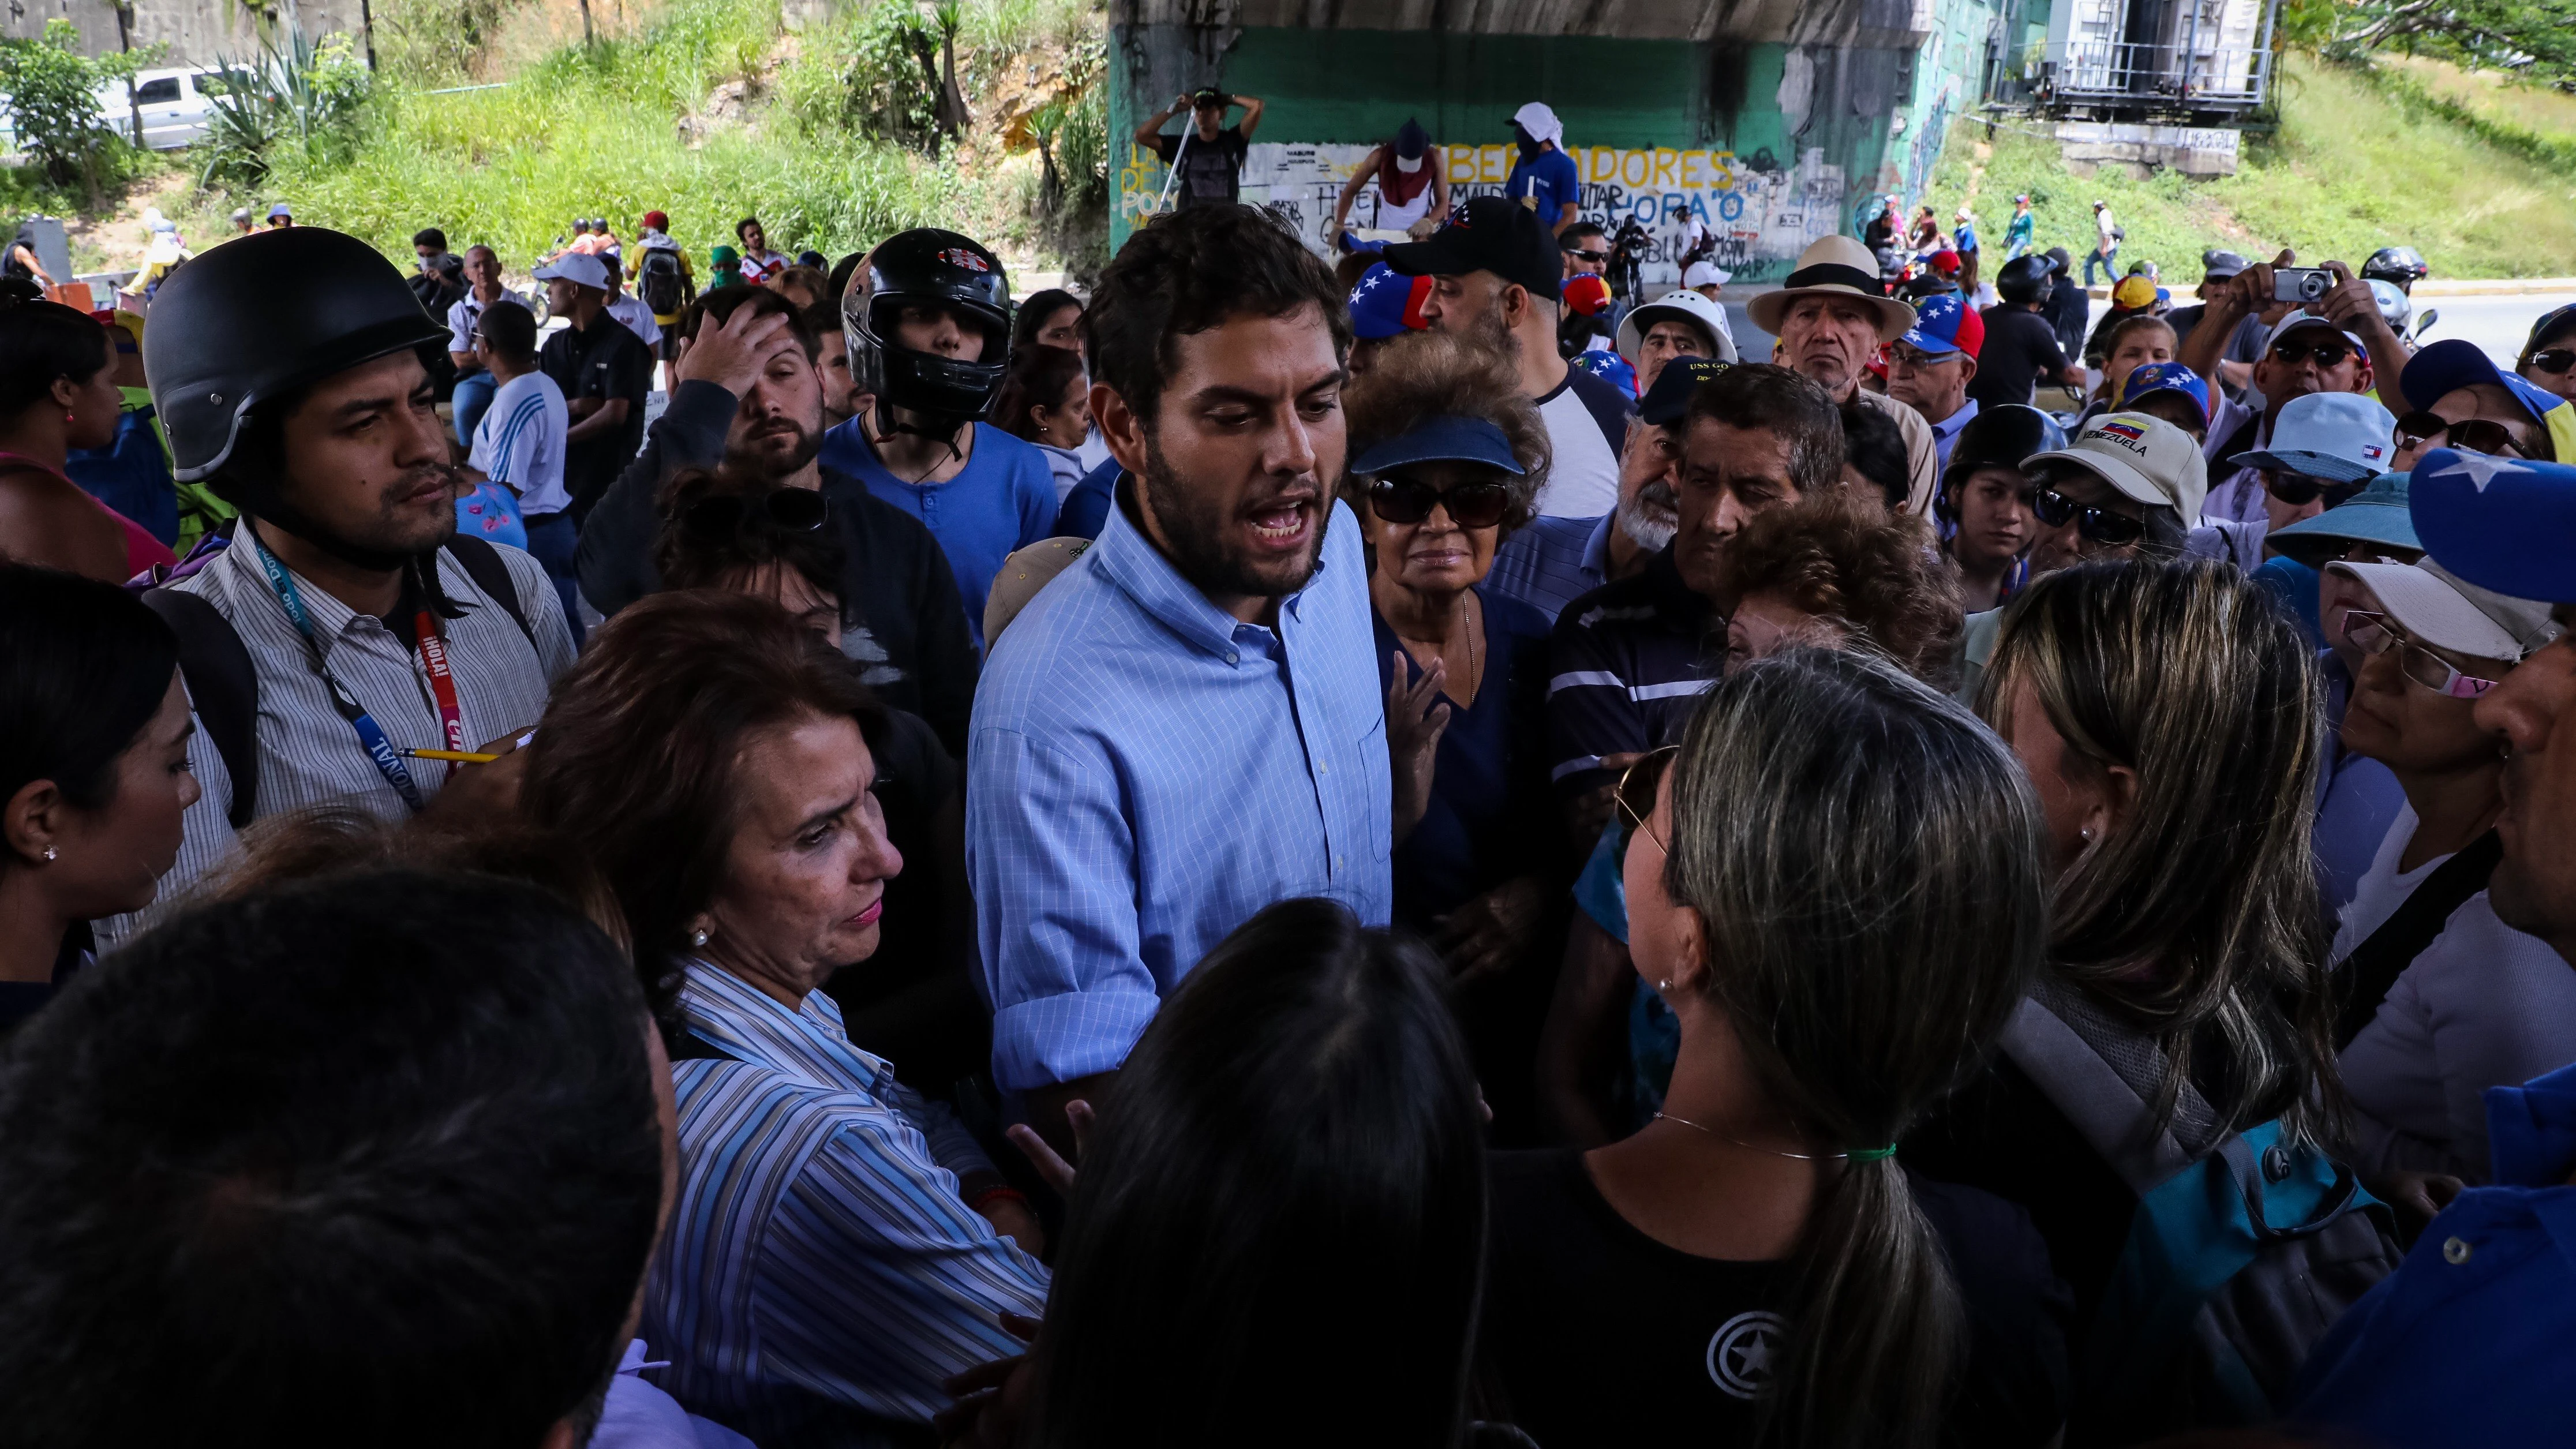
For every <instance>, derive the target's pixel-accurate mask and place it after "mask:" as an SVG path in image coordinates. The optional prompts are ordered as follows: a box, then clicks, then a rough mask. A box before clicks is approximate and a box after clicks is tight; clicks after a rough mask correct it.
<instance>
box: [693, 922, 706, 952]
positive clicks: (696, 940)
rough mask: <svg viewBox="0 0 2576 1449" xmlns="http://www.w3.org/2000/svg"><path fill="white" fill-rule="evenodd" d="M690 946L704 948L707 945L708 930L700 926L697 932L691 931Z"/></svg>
mask: <svg viewBox="0 0 2576 1449" xmlns="http://www.w3.org/2000/svg"><path fill="white" fill-rule="evenodd" d="M689 944H690V945H692V946H697V947H704V946H705V945H706V944H707V928H706V927H704V926H700V927H698V928H697V929H696V930H694V931H691V932H690V933H689Z"/></svg>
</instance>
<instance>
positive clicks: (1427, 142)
mask: <svg viewBox="0 0 2576 1449" xmlns="http://www.w3.org/2000/svg"><path fill="white" fill-rule="evenodd" d="M1430 149H1431V133H1430V132H1429V131H1426V130H1424V129H1422V123H1421V122H1420V121H1417V120H1414V119H1412V118H1411V117H1407V118H1406V119H1405V122H1404V124H1403V125H1401V126H1398V127H1397V128H1396V131H1395V154H1396V155H1398V156H1401V157H1403V158H1404V159H1405V160H1407V161H1419V160H1421V159H1422V153H1423V152H1425V151H1428V150H1430Z"/></svg>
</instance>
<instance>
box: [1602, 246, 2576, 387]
mask: <svg viewBox="0 0 2576 1449" xmlns="http://www.w3.org/2000/svg"><path fill="white" fill-rule="evenodd" d="M1559 250H1562V251H1566V252H1570V253H1572V254H1574V255H1575V256H1578V257H1582V258H1584V259H1585V260H1586V261H1595V262H1606V261H1608V260H1610V253H1609V252H1608V251H1607V250H1603V251H1597V252H1596V251H1593V250H1592V249H1591V248H1589V247H1586V246H1583V245H1582V244H1580V243H1567V244H1566V245H1565V246H1563V247H1561V248H1559ZM2560 371H2562V372H2563V371H2565V369H2564V368H2561V369H2560Z"/></svg>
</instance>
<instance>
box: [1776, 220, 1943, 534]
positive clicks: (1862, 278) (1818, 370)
mask: <svg viewBox="0 0 2576 1449" xmlns="http://www.w3.org/2000/svg"><path fill="white" fill-rule="evenodd" d="M1744 310H1745V311H1746V312H1747V313H1748V314H1750V315H1751V316H1752V318H1753V325H1754V326H1756V327H1759V328H1761V329H1762V330H1764V331H1766V332H1769V333H1772V334H1774V335H1775V336H1777V337H1778V338H1779V339H1780V342H1781V344H1782V346H1783V348H1784V349H1785V350H1786V353H1787V356H1786V358H1785V361H1786V362H1787V363H1788V365H1789V366H1790V367H1793V368H1795V369H1797V370H1798V371H1799V372H1802V373H1804V374H1806V375H1807V376H1808V377H1810V378H1812V379H1814V380H1815V381H1816V382H1817V383H1819V384H1821V385H1822V386H1823V387H1824V389H1825V391H1827V392H1829V393H1831V394H1833V398H1834V403H1835V405H1836V406H1841V405H1842V404H1844V403H1849V402H1854V401H1857V402H1859V403H1860V404H1861V405H1862V406H1864V407H1871V408H1876V409H1877V410H1879V411H1880V412H1883V413H1885V414H1887V415H1888V416H1889V417H1891V418H1893V419H1895V420H1896V426H1897V430H1898V431H1899V432H1901V433H1903V434H1904V436H1905V472H1906V499H1905V511H1906V512H1908V513H1912V514H1918V515H1919V514H1923V513H1927V512H1929V511H1930V510H1931V507H1932V494H1933V491H1934V489H1935V488H1936V487H1937V486H1938V485H1939V482H1940V472H1941V468H1940V448H1939V445H1938V443H1937V442H1936V441H1935V439H1934V437H1933V433H1932V425H1931V424H1930V423H1928V422H1925V421H1924V420H1923V415H1922V414H1921V413H1919V412H1916V411H1915V410H1914V409H1912V408H1910V407H1908V406H1906V405H1905V404H1904V403H1901V402H1899V401H1897V400H1896V399H1894V398H1892V397H1889V396H1886V395H1885V394H1882V393H1874V392H1871V391H1870V390H1869V389H1867V388H1865V387H1862V386H1861V385H1860V379H1861V374H1862V372H1863V371H1864V370H1866V369H1867V368H1868V366H1869V360H1870V358H1872V357H1873V356H1875V355H1877V352H1878V349H1879V348H1880V347H1881V346H1883V345H1884V344H1887V343H1890V342H1894V341H1895V340H1896V339H1898V338H1899V337H1902V336H1904V335H1905V334H1906V332H1907V331H1909V330H1910V329H1912V328H1913V326H1914V323H1915V313H1914V309H1913V308H1912V307H1909V306H1907V305H1906V304H1905V303H1903V302H1899V301H1897V300H1896V299H1895V298H1893V297H1889V296H1887V295H1885V294H1883V293H1882V292H1881V291H1880V290H1879V278H1878V263H1877V261H1876V260H1875V259H1874V258H1872V257H1871V256H1870V254H1869V249H1868V248H1867V247H1864V246H1862V245H1861V244H1860V243H1859V242H1856V241H1854V240H1852V239H1851V238H1850V237H1847V236H1829V237H1822V238H1819V239H1818V240H1817V241H1816V242H1815V243H1814V244H1812V245H1810V246H1809V247H1808V248H1807V249H1806V250H1805V251H1804V252H1801V253H1799V255H1798V265H1797V267H1796V268H1795V269H1793V270H1792V271H1791V272H1790V273H1789V276H1788V278H1787V280H1786V282H1785V283H1784V284H1783V285H1782V286H1781V288H1780V290H1778V291H1776V292H1765V293H1763V294H1762V295H1760V296H1758V297H1755V298H1754V299H1753V300H1752V301H1750V302H1748V303H1746V304H1745V307H1744Z"/></svg>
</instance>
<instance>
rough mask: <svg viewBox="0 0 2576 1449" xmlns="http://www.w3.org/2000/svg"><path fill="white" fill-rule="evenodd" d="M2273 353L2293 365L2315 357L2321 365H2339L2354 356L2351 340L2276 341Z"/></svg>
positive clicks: (2273, 345) (2318, 364)
mask: <svg viewBox="0 0 2576 1449" xmlns="http://www.w3.org/2000/svg"><path fill="white" fill-rule="evenodd" d="M2272 355H2273V356H2274V357H2276V358H2278V359H2280V360H2281V361H2283V362H2286V363H2288V364H2289V365H2290V366H2292V367H2296V366H2298V365H2299V364H2300V363H2302V362H2305V361H2307V360H2308V359H2309V358H2311V357H2313V358H2315V359H2316V360H2317V366H2319V367H2337V366H2340V365H2341V364H2342V362H2343V360H2344V359H2345V358H2347V357H2350V356H2352V344H2351V343H2349V342H2275V343H2273V344H2272Z"/></svg>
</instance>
